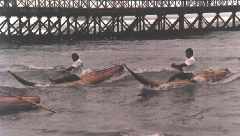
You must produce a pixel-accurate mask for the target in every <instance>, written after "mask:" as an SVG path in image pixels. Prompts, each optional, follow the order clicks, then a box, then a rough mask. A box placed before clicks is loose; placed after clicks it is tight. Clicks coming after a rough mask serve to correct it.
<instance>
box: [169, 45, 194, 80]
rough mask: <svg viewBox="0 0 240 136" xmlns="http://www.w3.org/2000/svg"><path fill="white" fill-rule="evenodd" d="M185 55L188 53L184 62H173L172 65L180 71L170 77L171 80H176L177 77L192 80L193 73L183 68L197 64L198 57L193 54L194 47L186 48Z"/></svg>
mask: <svg viewBox="0 0 240 136" xmlns="http://www.w3.org/2000/svg"><path fill="white" fill-rule="evenodd" d="M185 55H186V60H185V62H184V63H182V64H175V63H172V64H171V67H173V68H175V69H177V70H179V71H180V72H179V73H177V74H175V75H173V76H172V77H170V78H169V80H168V81H169V82H171V81H174V80H176V79H180V80H186V79H187V80H191V79H192V78H193V76H194V74H193V73H186V72H184V71H183V68H186V67H191V66H193V65H194V64H195V62H196V59H195V58H194V56H193V49H192V48H187V49H186V50H185Z"/></svg>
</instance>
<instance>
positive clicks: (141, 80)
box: [123, 64, 158, 87]
mask: <svg viewBox="0 0 240 136" xmlns="http://www.w3.org/2000/svg"><path fill="white" fill-rule="evenodd" d="M123 66H124V67H125V68H126V69H127V70H128V71H129V72H130V73H131V75H132V76H133V77H134V78H135V79H136V80H137V81H139V82H140V83H142V84H143V85H147V86H151V87H154V86H158V84H157V83H155V82H154V81H151V80H148V79H146V78H144V77H143V76H141V75H139V74H137V73H135V72H133V71H132V70H131V69H130V68H128V66H127V65H126V64H123Z"/></svg>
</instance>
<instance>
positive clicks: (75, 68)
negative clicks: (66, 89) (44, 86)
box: [50, 53, 83, 83]
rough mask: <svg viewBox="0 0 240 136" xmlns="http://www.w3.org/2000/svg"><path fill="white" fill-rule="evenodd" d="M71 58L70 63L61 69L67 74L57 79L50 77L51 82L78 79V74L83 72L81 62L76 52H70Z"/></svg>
mask: <svg viewBox="0 0 240 136" xmlns="http://www.w3.org/2000/svg"><path fill="white" fill-rule="evenodd" d="M72 60H73V63H72V65H71V66H70V67H68V68H67V69H65V70H64V71H63V72H67V75H65V76H63V77H61V78H59V79H50V81H51V82H53V83H64V82H71V81H76V80H80V75H81V74H82V72H83V62H82V60H81V59H80V58H79V55H78V54H77V53H73V54H72Z"/></svg>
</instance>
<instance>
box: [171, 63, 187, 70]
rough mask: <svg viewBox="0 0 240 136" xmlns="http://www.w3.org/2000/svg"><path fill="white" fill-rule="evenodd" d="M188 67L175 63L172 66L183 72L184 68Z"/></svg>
mask: <svg viewBox="0 0 240 136" xmlns="http://www.w3.org/2000/svg"><path fill="white" fill-rule="evenodd" d="M186 66H187V65H186V64H185V63H182V64H175V63H172V64H171V67H172V68H175V69H177V70H179V71H183V67H186Z"/></svg>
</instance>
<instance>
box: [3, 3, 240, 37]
mask: <svg viewBox="0 0 240 136" xmlns="http://www.w3.org/2000/svg"><path fill="white" fill-rule="evenodd" d="M239 29H240V0H0V37H1V38H35V39H44V38H45V39H47V38H75V39H104V38H128V37H162V36H171V35H187V34H193V33H205V32H211V31H220V30H224V31H229V30H239Z"/></svg>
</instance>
